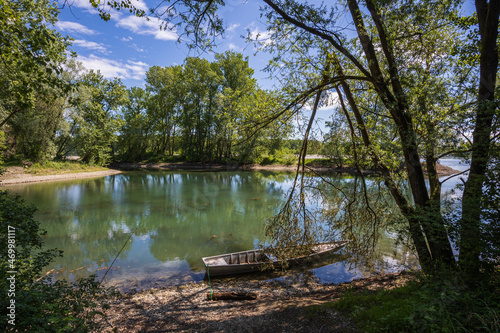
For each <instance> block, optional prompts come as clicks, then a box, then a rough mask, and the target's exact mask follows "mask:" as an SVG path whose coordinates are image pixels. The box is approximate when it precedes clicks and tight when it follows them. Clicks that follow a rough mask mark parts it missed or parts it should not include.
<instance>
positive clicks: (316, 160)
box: [306, 158, 333, 167]
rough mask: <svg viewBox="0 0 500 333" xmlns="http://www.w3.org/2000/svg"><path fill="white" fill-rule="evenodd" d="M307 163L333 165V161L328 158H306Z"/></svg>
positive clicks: (309, 164) (308, 164) (310, 164)
mask: <svg viewBox="0 0 500 333" xmlns="http://www.w3.org/2000/svg"><path fill="white" fill-rule="evenodd" d="M306 165H307V166H325V167H331V166H332V165H333V163H332V161H331V160H330V159H328V158H311V159H307V158H306Z"/></svg>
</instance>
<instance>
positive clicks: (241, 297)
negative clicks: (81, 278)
mask: <svg viewBox="0 0 500 333" xmlns="http://www.w3.org/2000/svg"><path fill="white" fill-rule="evenodd" d="M256 298H257V294H255V293H237V292H213V293H207V299H208V300H210V301H248V300H252V299H256Z"/></svg>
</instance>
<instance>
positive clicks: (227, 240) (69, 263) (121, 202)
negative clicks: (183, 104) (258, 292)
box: [9, 172, 415, 290]
mask: <svg viewBox="0 0 500 333" xmlns="http://www.w3.org/2000/svg"><path fill="white" fill-rule="evenodd" d="M293 177H294V175H293V174H290V173H272V172H148V173H146V172H127V173H123V174H119V175H113V176H107V177H102V178H95V179H80V180H71V181H58V182H49V183H38V184H25V185H16V186H9V189H10V190H11V191H12V192H16V193H19V194H21V195H22V196H23V197H25V198H26V200H27V202H28V203H32V204H34V205H36V206H37V207H38V209H39V211H38V212H37V213H36V219H37V220H38V221H40V222H41V226H42V228H43V229H45V230H47V236H45V244H46V247H47V248H58V249H61V250H63V251H64V257H62V258H60V259H57V260H56V261H55V262H54V263H53V264H52V265H50V266H49V267H47V271H48V270H51V269H54V272H53V273H52V274H51V275H52V277H53V278H54V279H59V278H66V279H68V280H71V281H74V280H75V279H77V278H79V277H83V276H87V275H89V274H92V273H97V274H98V276H100V277H102V276H103V274H104V272H105V271H106V270H107V268H108V267H109V266H110V265H111V263H112V261H113V260H114V259H115V257H116V256H117V254H118V253H119V252H120V250H121V249H122V247H123V251H121V253H120V255H119V256H118V259H117V260H116V262H115V263H114V265H113V267H112V269H111V270H110V271H109V273H108V275H107V277H106V280H107V281H108V282H109V283H111V284H114V285H116V286H118V287H120V288H121V289H123V290H128V289H130V288H137V289H142V288H149V287H160V286H166V285H180V284H186V283H190V282H199V281H201V280H202V279H203V278H204V276H205V272H204V269H203V263H202V261H201V258H202V257H205V256H211V255H216V254H221V253H227V252H235V251H242V250H249V249H253V248H256V247H258V245H259V243H260V242H262V241H264V230H263V227H264V223H265V221H266V219H267V218H269V217H271V216H273V215H274V214H276V213H277V212H278V211H279V209H280V207H281V205H282V204H283V202H284V200H285V199H286V193H287V191H288V189H289V188H290V186H291V184H292V182H293ZM380 251H381V256H380V257H381V258H383V259H384V261H385V262H386V263H387V265H388V266H387V267H385V268H384V269H398V268H401V267H404V266H405V265H407V264H408V265H410V266H412V265H413V266H415V258H414V257H413V256H412V255H411V254H409V253H408V252H407V251H404V250H401V249H397V248H395V247H394V241H393V239H392V237H391V235H390V234H385V235H383V237H382V238H381V241H380ZM377 269H382V268H381V267H378V268H377ZM371 272H372V271H371V269H365V268H363V267H361V268H360V267H357V268H352V267H351V268H350V267H348V266H347V265H345V264H344V263H343V262H336V263H333V264H329V265H325V266H323V267H320V268H316V269H313V270H311V271H310V272H308V273H307V274H306V275H308V276H309V277H312V278H314V279H316V280H319V281H320V282H323V283H339V282H345V281H350V280H352V279H354V278H358V277H362V276H365V275H367V274H370V273H371Z"/></svg>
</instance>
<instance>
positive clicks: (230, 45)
mask: <svg viewBox="0 0 500 333" xmlns="http://www.w3.org/2000/svg"><path fill="white" fill-rule="evenodd" d="M227 47H228V48H229V49H230V50H232V51H237V52H241V51H242V48H241V47H239V46H238V45H236V44H234V43H229V45H228V46H227Z"/></svg>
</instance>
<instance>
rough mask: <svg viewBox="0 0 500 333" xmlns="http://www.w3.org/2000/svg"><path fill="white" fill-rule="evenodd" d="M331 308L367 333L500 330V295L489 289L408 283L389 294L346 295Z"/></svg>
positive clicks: (359, 293)
mask: <svg viewBox="0 0 500 333" xmlns="http://www.w3.org/2000/svg"><path fill="white" fill-rule="evenodd" d="M493 290H495V288H494V289H493ZM497 290H498V289H497ZM331 306H332V307H333V308H334V309H335V310H338V311H341V312H343V313H345V314H347V315H349V316H350V317H352V318H353V319H354V320H355V322H356V324H357V325H358V327H359V328H360V329H361V330H362V331H366V332H499V330H500V315H499V313H500V295H499V293H498V292H496V293H495V292H491V286H490V287H485V288H478V289H475V290H471V289H468V288H466V287H465V286H463V285H460V284H457V283H455V284H454V283H451V282H429V281H426V282H409V283H408V284H407V285H406V286H404V287H400V288H396V289H392V290H380V291H376V292H372V291H363V292H355V291H347V292H346V293H345V295H344V296H343V297H342V299H341V300H339V301H338V302H336V303H333V304H332V305H331Z"/></svg>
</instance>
